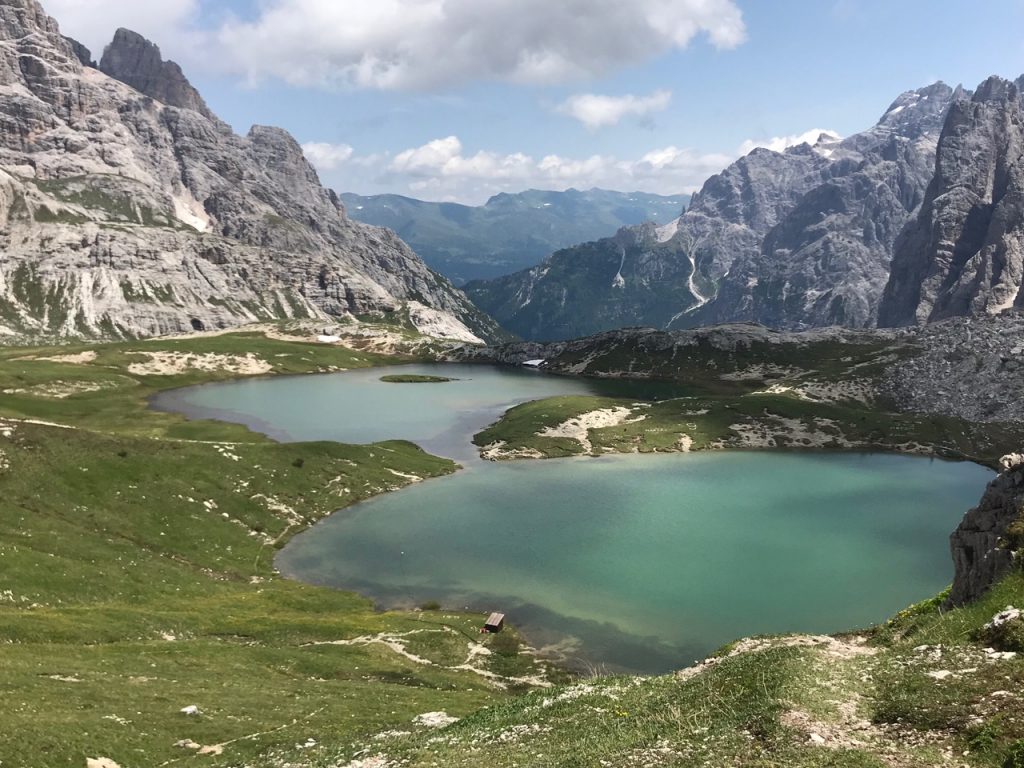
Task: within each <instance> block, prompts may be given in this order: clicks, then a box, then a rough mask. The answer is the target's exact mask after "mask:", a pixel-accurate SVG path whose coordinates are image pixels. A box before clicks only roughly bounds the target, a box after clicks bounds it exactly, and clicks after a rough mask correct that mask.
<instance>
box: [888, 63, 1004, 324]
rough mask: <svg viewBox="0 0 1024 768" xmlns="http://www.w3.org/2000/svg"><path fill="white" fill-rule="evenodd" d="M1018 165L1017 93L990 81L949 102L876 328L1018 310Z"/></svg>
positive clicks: (1000, 82)
mask: <svg viewBox="0 0 1024 768" xmlns="http://www.w3.org/2000/svg"><path fill="white" fill-rule="evenodd" d="M1018 82H1019V81H1018ZM1022 156H1024V102H1022V100H1021V93H1020V88H1019V86H1018V84H1016V83H1011V82H1009V81H1007V80H1003V79H1002V78H998V77H992V78H989V79H988V80H986V81H985V82H984V83H982V84H981V86H979V87H978V90H977V91H976V92H975V93H974V95H973V97H971V98H968V97H967V96H966V95H962V96H961V97H960V98H958V99H957V100H955V102H954V103H953V106H952V107H951V109H950V112H949V117H948V119H947V120H946V123H945V126H944V127H943V129H942V136H941V138H940V139H939V147H938V153H937V159H936V164H935V175H934V178H933V179H932V181H931V184H930V185H929V187H928V192H927V195H926V197H925V201H924V205H923V206H922V207H921V211H920V214H919V215H918V217H917V219H916V221H915V222H914V223H913V224H912V225H910V226H908V227H907V229H906V231H905V232H904V233H903V235H902V236H901V238H900V240H899V242H898V243H897V245H896V250H895V254H894V257H893V263H892V275H891V277H890V280H889V284H888V286H887V288H886V292H885V298H884V300H883V303H882V308H881V313H880V318H879V322H880V323H881V324H882V325H909V324H913V323H923V322H931V321H934V320H941V319H943V318H948V317H954V316H965V315H980V314H988V315H993V314H998V313H1000V312H1003V311H1005V310H1007V309H1010V308H1013V307H1018V308H1020V307H1024V294H1022V290H1021V289H1022V285H1024V162H1022Z"/></svg>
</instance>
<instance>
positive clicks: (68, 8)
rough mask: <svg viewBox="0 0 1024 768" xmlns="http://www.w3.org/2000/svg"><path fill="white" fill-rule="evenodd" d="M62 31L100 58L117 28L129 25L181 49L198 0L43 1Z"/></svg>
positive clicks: (163, 44) (197, 8)
mask: <svg viewBox="0 0 1024 768" xmlns="http://www.w3.org/2000/svg"><path fill="white" fill-rule="evenodd" d="M44 4H45V7H46V11H47V12H48V13H49V14H50V15H51V16H53V17H54V18H55V19H57V21H58V22H59V24H60V28H61V31H62V32H63V33H64V34H65V35H69V36H71V37H73V38H75V39H76V40H78V41H79V42H81V43H83V44H84V45H85V46H87V47H88V48H90V49H91V50H92V53H93V56H94V57H95V58H96V59H99V58H100V56H102V54H103V48H104V47H105V46H106V45H107V43H109V42H110V41H111V40H113V39H114V30H115V29H116V28H117V27H127V28H128V29H131V30H134V31H135V32H138V33H139V34H141V35H144V36H146V37H148V38H149V39H151V40H155V41H157V42H158V44H160V45H161V46H166V47H168V48H169V49H172V50H174V51H180V50H181V49H182V48H184V47H185V46H184V45H183V44H180V43H181V42H182V41H183V39H184V34H183V31H184V29H185V28H186V26H187V25H188V24H189V23H190V22H191V21H192V20H193V19H194V18H195V17H196V15H197V14H198V12H199V0H145V1H144V2H143V1H142V0H44Z"/></svg>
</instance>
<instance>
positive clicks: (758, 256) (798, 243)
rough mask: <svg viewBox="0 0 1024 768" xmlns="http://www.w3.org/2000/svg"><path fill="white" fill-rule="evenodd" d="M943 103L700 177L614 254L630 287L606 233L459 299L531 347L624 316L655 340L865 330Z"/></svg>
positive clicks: (917, 97)
mask: <svg viewBox="0 0 1024 768" xmlns="http://www.w3.org/2000/svg"><path fill="white" fill-rule="evenodd" d="M953 96H954V91H953V89H951V88H949V87H948V86H946V85H944V84H942V83H937V84H935V85H932V86H929V87H927V88H922V89H920V90H917V91H910V92H907V93H905V94H903V95H902V96H900V97H899V98H898V99H897V100H896V101H895V102H893V104H892V105H891V106H890V107H889V109H888V110H887V111H886V113H885V114H884V115H883V116H882V118H881V120H879V122H878V123H877V124H876V125H875V127H873V128H872V129H870V130H868V131H865V132H863V133H860V134H856V135H855V136H851V137H850V138H848V139H846V140H839V139H838V137H835V136H833V135H829V134H823V135H822V136H821V137H820V139H819V140H818V141H817V142H816V143H815V145H814V146H810V145H806V144H805V145H801V146H799V147H792V148H790V149H788V150H786V151H785V152H781V153H780V152H773V151H770V150H767V149H756V150H754V151H753V152H751V153H750V154H749V155H747V156H746V157H744V158H741V159H740V160H738V161H737V162H736V163H734V164H733V165H731V166H730V167H729V168H727V169H725V170H724V171H723V172H722V173H720V174H717V175H716V176H713V177H712V178H711V179H709V180H708V181H707V182H706V183H705V185H704V187H703V188H702V189H701V191H700V192H699V193H698V194H696V195H694V197H693V201H692V203H691V205H690V208H689V209H688V210H687V211H686V212H685V213H684V214H683V215H682V216H681V217H680V219H679V220H678V221H677V222H674V223H673V224H672V225H670V226H667V227H662V228H660V229H658V230H657V232H656V233H655V234H654V235H651V234H650V233H649V232H648V233H647V234H646V235H644V236H641V233H640V231H639V230H638V231H637V234H635V235H634V236H633V240H634V241H636V242H640V243H643V246H642V247H640V248H637V249H634V250H633V251H630V250H629V249H628V248H627V253H626V259H625V261H624V268H625V269H627V270H628V268H629V264H630V261H631V259H632V258H636V259H638V260H642V261H643V263H644V267H645V269H644V270H643V271H638V272H637V273H636V274H635V275H630V274H627V272H626V271H620V272H616V271H615V270H616V268H617V263H618V259H617V258H616V257H617V254H618V252H619V251H620V250H621V243H622V241H623V240H625V239H627V238H626V236H624V235H623V234H622V233H620V234H619V235H618V236H617V237H616V238H615V239H612V240H604V241H599V242H598V243H590V244H586V245H584V246H580V247H579V248H578V249H568V250H566V251H561V252H559V253H557V254H555V255H554V256H552V257H551V259H549V260H548V261H547V262H546V263H545V264H543V265H541V267H539V268H537V269H534V270H531V271H529V272H525V273H520V274H518V275H514V276H510V277H508V278H503V279H502V280H499V281H495V282H494V283H493V284H479V283H477V284H470V285H468V286H467V288H466V289H467V292H468V293H469V294H470V296H471V297H472V298H473V299H474V301H476V302H477V304H478V305H479V306H480V307H481V308H483V309H484V310H485V311H487V312H489V313H491V314H492V315H493V316H495V317H496V318H497V319H498V320H499V322H501V323H502V324H503V325H505V326H506V327H507V328H509V329H510V330H512V331H514V332H516V333H519V334H520V335H523V336H525V337H527V338H537V339H551V338H564V337H566V335H567V334H566V329H569V328H572V329H574V330H576V331H577V332H580V331H582V332H588V333H593V332H597V331H600V330H605V329H608V328H612V327H615V326H614V325H613V322H620V321H621V320H623V319H624V318H625V319H628V321H629V323H630V324H634V325H653V326H656V327H660V328H686V327H694V326H699V325H710V324H715V323H727V322H758V323H764V324H767V325H771V326H773V327H778V328H784V329H799V328H804V327H816V326H825V325H835V324H838V325H844V326H849V327H870V326H872V325H874V323H875V320H876V318H877V313H878V307H879V304H880V301H881V296H882V293H883V290H884V288H885V285H886V282H887V280H888V274H889V262H890V259H891V255H892V249H893V245H894V243H895V241H896V238H897V236H898V235H899V233H900V231H901V230H902V228H903V227H904V226H905V225H906V224H907V223H908V222H909V221H910V220H911V219H912V218H913V216H914V215H915V214H916V211H917V210H918V208H919V207H920V206H921V204H922V202H923V200H924V196H925V190H926V188H927V186H928V182H929V180H930V178H931V175H932V172H933V168H934V155H935V147H936V143H937V140H938V135H939V132H940V129H941V127H942V123H943V120H944V119H945V114H946V111H947V109H948V107H949V104H950V102H951V101H952V99H953ZM654 246H657V247H654ZM574 264H575V266H574ZM619 274H621V276H622V278H623V280H624V282H623V280H618V279H616V275H619ZM631 277H632V278H633V279H632V282H631ZM580 283H589V284H591V285H592V286H593V288H594V290H591V291H590V292H589V294H588V295H589V298H590V303H589V304H586V305H581V304H576V303H572V302H571V301H570V300H569V299H568V297H570V296H571V295H572V292H573V288H572V287H571V285H572V284H580ZM624 297H626V300H625V301H624ZM623 304H625V305H626V306H627V307H628V311H627V312H625V313H624V312H623V311H622V310H621V307H622V305H623Z"/></svg>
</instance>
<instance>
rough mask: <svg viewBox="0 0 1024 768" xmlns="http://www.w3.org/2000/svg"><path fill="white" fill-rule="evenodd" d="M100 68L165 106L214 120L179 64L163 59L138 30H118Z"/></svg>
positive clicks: (156, 48) (157, 49) (105, 51)
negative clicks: (178, 108)
mask: <svg viewBox="0 0 1024 768" xmlns="http://www.w3.org/2000/svg"><path fill="white" fill-rule="evenodd" d="M100 71H102V72H104V73H105V74H107V75H110V76H111V77H112V78H114V79H115V80H120V81H121V82H122V83H127V84H128V85H130V86H131V87H132V88H134V89H135V90H137V91H139V92H140V93H144V94H146V95H147V96H151V97H152V98H154V99H156V100H157V101H160V102H163V103H164V104H167V105H168V106H171V107H181V108H182V109H193V110H195V111H196V112H199V113H201V114H202V115H203V116H205V117H207V118H209V119H211V120H212V119H214V118H213V113H212V112H210V110H209V108H208V107H207V106H206V102H205V101H203V97H202V96H200V95H199V91H197V90H196V89H195V88H193V87H192V84H191V83H190V82H189V81H188V79H187V78H186V77H185V73H184V72H182V71H181V67H179V66H178V65H177V64H175V63H174V62H173V61H164V60H163V57H162V56H161V55H160V49H159V48H158V47H157V46H156V45H154V44H153V43H151V42H150V41H149V40H147V39H146V38H144V37H143V36H142V35H140V34H138V33H137V32H132V31H131V30H128V29H119V30H117V32H116V33H115V34H114V41H113V42H112V43H111V44H110V45H108V46H107V47H106V49H105V50H104V51H103V58H102V59H100Z"/></svg>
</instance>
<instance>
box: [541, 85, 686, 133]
mask: <svg viewBox="0 0 1024 768" xmlns="http://www.w3.org/2000/svg"><path fill="white" fill-rule="evenodd" d="M671 101H672V92H671V91H664V90H662V91H655V92H654V93H652V94H651V95H650V96H634V95H633V94H626V95H625V96H601V95H598V94H594V93H581V94H578V95H576V96H572V97H570V98H569V99H567V100H566V101H565V102H564V103H562V104H561V105H559V107H558V111H559V112H561V113H563V114H566V115H569V116H570V117H573V118H575V119H576V120H579V121H580V122H581V123H583V124H584V125H585V126H587V128H590V129H595V128H601V127H603V126H606V125H616V124H617V123H619V121H621V120H622V118H624V117H627V116H633V117H641V118H643V117H647V116H649V115H651V114H652V113H654V112H661V111H663V110H665V109H666V108H667V107H668V105H669V102H671Z"/></svg>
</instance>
